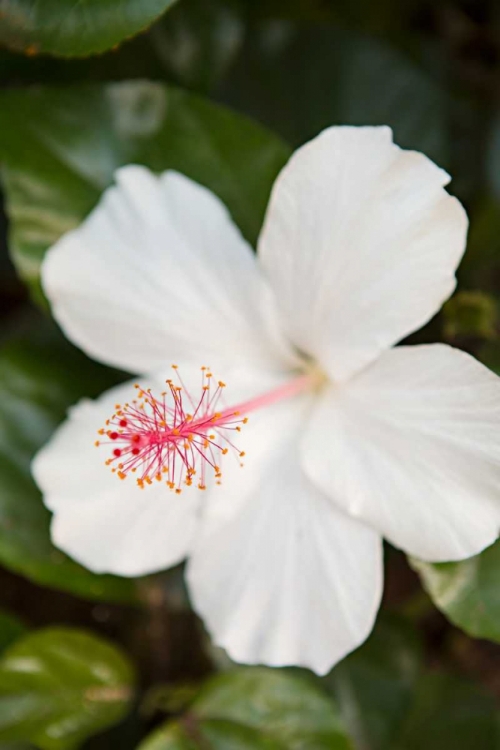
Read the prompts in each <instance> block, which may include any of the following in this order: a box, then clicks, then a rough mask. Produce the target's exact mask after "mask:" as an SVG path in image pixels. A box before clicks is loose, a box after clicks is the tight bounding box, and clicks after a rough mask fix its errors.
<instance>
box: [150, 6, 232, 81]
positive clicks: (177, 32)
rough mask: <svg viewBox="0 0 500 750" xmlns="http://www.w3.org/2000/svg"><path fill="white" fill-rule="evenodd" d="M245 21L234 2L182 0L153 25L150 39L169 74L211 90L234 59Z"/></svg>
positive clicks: (175, 79)
mask: <svg viewBox="0 0 500 750" xmlns="http://www.w3.org/2000/svg"><path fill="white" fill-rule="evenodd" d="M243 31H244V25H243V20H242V17H241V13H240V12H238V7H237V4H236V3H235V2H231V1H230V0H182V3H179V4H178V5H177V6H176V7H175V8H174V9H173V10H172V12H171V13H169V14H168V16H166V17H165V19H164V20H163V21H162V22H161V23H158V24H156V25H155V26H154V27H153V28H152V29H151V34H150V37H151V42H152V46H153V48H154V50H155V51H156V54H157V55H158V58H159V59H160V60H161V61H162V63H163V65H164V68H165V70H166V71H167V73H168V75H169V77H170V78H171V79H172V80H173V81H175V82H177V83H178V84H179V85H181V86H186V87H187V88H191V89H194V90H196V91H202V92H208V91H210V90H211V89H212V88H213V86H214V85H215V84H216V83H218V82H219V80H220V79H221V77H222V76H223V74H224V73H225V72H226V70H227V68H228V66H229V65H230V64H231V63H232V62H233V60H234V58H235V56H236V54H237V53H238V51H239V49H240V47H241V44H242V42H243Z"/></svg>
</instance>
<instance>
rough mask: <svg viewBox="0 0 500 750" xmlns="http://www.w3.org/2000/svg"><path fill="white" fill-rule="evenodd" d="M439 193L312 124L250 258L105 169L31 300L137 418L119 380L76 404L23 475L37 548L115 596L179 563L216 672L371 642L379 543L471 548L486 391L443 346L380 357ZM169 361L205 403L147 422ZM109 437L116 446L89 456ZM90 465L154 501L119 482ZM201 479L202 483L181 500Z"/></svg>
mask: <svg viewBox="0 0 500 750" xmlns="http://www.w3.org/2000/svg"><path fill="white" fill-rule="evenodd" d="M448 181H449V177H448V175H447V174H446V173H445V172H443V171H442V170H441V169H439V168H438V167H436V166H435V165H434V164H433V163H432V162H431V161H429V160H428V159H427V158H426V157H425V156H423V155H422V154H418V153H414V152H409V151H403V150H401V149H400V148H398V147H397V146H395V145H394V144H393V143H392V137H391V131H390V130H389V129H388V128H385V127H381V128H351V127H344V128H340V127H338V128H337V127H335V128H330V129H328V130H326V131H324V132H323V133H322V134H321V135H319V136H318V137H317V138H316V139H315V140H313V141H312V142H310V143H308V144H307V145H305V146H304V147H302V148H300V149H299V150H298V151H297V152H296V153H295V154H294V156H293V157H292V158H291V160H290V162H289V163H288V165H287V166H286V167H285V168H284V169H283V171H282V172H281V174H280V175H279V177H278V179H277V181H276V184H275V186H274V189H273V192H272V196H271V199H270V203H269V208H268V211H267V216H266V219H265V223H264V227H263V230H262V234H261V236H260V239H259V243H258V253H257V255H256V256H255V255H254V254H253V252H252V250H251V248H250V247H249V245H248V244H247V242H246V241H245V240H244V239H243V238H242V236H241V234H240V232H239V231H238V229H237V228H236V226H235V225H234V223H233V222H232V220H231V217H230V216H229V214H228V212H227V210H226V209H225V207H224V206H223V205H222V204H221V202H220V200H219V199H218V198H216V197H215V196H214V195H213V194H212V193H211V192H209V191H208V190H207V189H206V188H204V187H201V186H200V185H197V184H195V183H193V182H192V181H190V180H189V179H187V178H186V177H184V176H182V175H180V174H177V173H175V172H166V173H164V174H163V175H161V176H159V177H157V176H154V175H153V174H151V173H150V172H149V171H148V170H147V169H145V168H144V167H140V166H128V167H125V168H123V169H120V170H119V171H118V172H117V175H116V186H114V187H111V188H110V189H109V190H107V191H106V193H105V194H104V196H103V198H102V200H101V202H100V203H99V205H98V206H97V207H96V208H95V210H94V211H93V212H92V213H91V215H90V216H89V217H88V218H87V220H86V221H85V222H84V223H83V224H82V225H81V226H80V227H79V228H78V229H76V230H75V231H73V232H70V233H69V234H67V235H66V236H64V237H63V238H62V239H61V240H60V241H59V242H58V243H57V244H56V245H55V246H54V247H53V248H52V249H51V250H50V251H49V252H48V254H47V256H46V259H45V261H44V264H43V267H42V280H43V285H44V289H45V291H46V294H47V296H48V298H49V300H50V302H51V303H52V308H53V312H54V315H55V317H56V319H57V320H58V321H59V323H60V325H61V326H62V328H63V330H64V331H65V333H66V334H67V336H68V337H69V338H70V339H71V340H72V341H74V342H75V343H76V344H77V345H78V346H80V347H81V348H82V349H83V350H84V351H86V352H87V353H88V354H89V355H90V356H92V357H94V358H96V359H99V360H101V361H102V362H105V363H108V364H110V365H115V366H118V367H121V368H124V369H126V370H129V371H131V372H133V373H135V374H136V375H137V377H138V382H139V383H140V385H141V388H143V389H145V390H146V399H147V402H149V403H146V404H145V409H144V410H143V411H142V416H140V414H141V412H140V410H139V408H138V407H137V405H135V406H134V405H130V404H131V399H132V398H133V396H132V392H133V388H132V384H131V383H128V384H125V385H121V386H119V387H118V388H115V389H113V390H111V391H109V392H107V393H105V394H103V395H102V397H101V398H100V399H98V400H97V401H95V402H89V401H85V402H83V403H80V404H78V405H77V406H76V407H74V408H73V409H72V410H71V413H70V415H69V417H68V420H67V421H66V422H65V423H64V424H63V425H62V426H61V427H60V428H59V430H58V431H57V432H56V434H55V435H54V437H53V439H52V440H51V441H50V443H49V444H48V445H46V446H45V447H44V448H43V449H42V450H41V451H40V453H39V454H38V455H37V457H36V459H35V461H34V465H33V470H34V475H35V478H36V481H37V482H38V484H39V486H40V488H41V489H42V491H43V493H44V497H45V503H46V505H47V506H48V508H50V510H51V511H52V512H53V513H54V518H53V523H52V535H53V539H54V542H55V544H56V545H58V546H59V547H60V548H61V549H63V550H65V551H66V552H67V553H69V554H70V555H71V556H72V557H74V558H75V559H76V560H78V561H80V562H81V563H83V564H84V565H86V566H87V567H88V568H90V569H92V570H94V571H97V572H103V571H107V572H112V573H117V574H121V575H128V576H135V575H141V574H145V573H149V572H152V571H156V570H159V569H162V568H166V567H168V566H171V565H174V564H176V563H178V562H179V561H180V560H182V559H183V558H185V557H187V558H188V565H187V581H188V586H189V591H190V594H191V597H192V601H193V605H194V608H195V609H196V611H197V612H198V613H199V614H200V615H201V617H202V618H203V619H204V621H205V623H206V625H207V627H208V629H209V631H210V633H211V634H212V636H213V638H214V640H215V642H216V643H218V644H219V645H221V646H223V647H224V648H225V649H227V651H228V653H229V654H230V656H231V657H232V658H233V659H234V660H236V661H240V662H246V663H257V662H261V663H265V664H269V665H286V664H296V665H303V666H306V667H310V668H312V669H314V670H315V671H316V672H318V673H325V672H327V671H328V670H329V669H330V668H331V667H332V665H333V664H335V663H336V662H337V661H338V660H339V659H341V658H342V657H343V656H345V655H346V654H347V653H348V652H349V651H351V650H352V649H353V648H355V647H356V646H357V645H359V644H360V643H361V642H362V641H363V640H364V639H365V638H366V637H367V635H368V634H369V632H370V630H371V628H372V625H373V621H374V619H375V616H376V612H377V608H378V606H379V602H380V596H381V591H382V537H385V538H387V539H388V540H389V541H390V542H391V543H392V544H394V545H395V546H396V547H399V548H401V549H403V550H404V551H405V552H407V553H409V554H411V555H415V556H417V557H420V558H422V559H424V560H430V561H441V560H458V559H461V558H466V557H468V556H470V555H473V554H475V553H478V552H479V551H480V550H482V549H483V548H484V547H486V546H487V545H489V544H491V543H492V542H493V541H494V540H495V538H496V537H497V534H498V531H499V526H500V493H499V483H500V441H499V440H498V435H499V428H500V381H499V380H498V379H497V377H496V376H494V375H493V374H492V373H491V372H489V371H488V370H487V369H486V368H484V367H483V366H481V365H480V364H478V362H476V361H475V360H474V359H472V358H471V357H470V356H468V355H467V354H464V353H463V352H461V351H457V350H455V349H452V348H450V347H448V346H444V345H440V344H439V345H430V346H411V347H408V346H400V347H397V348H391V347H392V346H393V345H394V344H395V343H397V342H398V341H400V340H401V339H403V338H404V337H405V336H407V335H408V334H409V333H411V332H412V331H415V330H416V329H418V328H419V327H420V326H422V325H423V324H424V323H426V321H428V320H429V319H430V318H431V317H432V316H433V315H434V314H435V313H436V312H437V311H438V309H439V308H440V306H441V304H442V303H443V301H444V300H446V298H447V297H448V296H449V295H450V294H451V292H452V291H453V289H454V286H455V278H454V272H455V269H456V267H457V264H458V263H459V261H460V258H461V256H462V253H463V251H464V247H465V238H466V231H467V218H466V215H465V213H464V211H463V209H462V207H461V206H460V204H459V202H458V201H457V200H456V199H455V198H452V197H451V196H450V195H449V194H448V193H447V192H446V191H445V190H444V189H443V186H444V185H446V184H447V183H448ZM172 362H174V363H176V364H177V365H178V366H179V372H180V373H181V377H182V378H184V379H185V380H186V381H189V383H191V382H192V381H193V379H196V380H199V377H200V370H199V368H200V366H201V365H209V366H210V367H211V368H213V373H214V377H215V376H217V377H221V378H222V379H223V380H224V381H226V382H227V388H226V389H224V398H225V402H224V404H225V405H224V406H220V404H221V403H222V402H221V401H218V403H217V405H215V400H216V399H217V400H218V399H219V397H220V396H221V389H220V388H217V389H216V390H217V395H216V394H215V393H214V390H212V391H211V392H210V395H208V396H203V393H206V391H203V390H202V389H201V390H200V386H199V385H198V395H196V396H195V395H193V394H194V393H195V391H194V390H192V389H191V388H186V387H185V386H184V387H183V390H182V391H177V390H175V389H176V388H177V387H178V386H176V385H175V383H177V381H176V380H174V381H173V383H174V385H173V386H172V388H173V389H174V395H175V393H177V394H179V396H178V401H175V402H174V401H172V400H171V401H170V402H168V404H170V406H169V405H168V404H166V405H165V402H164V401H163V398H164V397H163V396H161V395H160V394H161V391H162V390H165V379H166V378H168V377H169V372H171V370H170V365H171V363H172ZM206 375H208V371H204V381H203V383H204V384H205V385H206V384H207V378H206ZM149 388H150V389H151V393H150V394H148V393H147V390H148V389H149ZM169 394H170V389H169ZM181 397H183V398H184V401H183V404H181V403H180V400H179V399H180V398H181ZM190 398H191V399H194V401H192V402H191V401H190V400H189V399H190ZM199 399H201V402H202V403H201V405H200V406H198V400H199ZM203 399H205V400H203ZM117 400H118V401H119V402H120V403H122V407H121V408H120V407H118V411H119V412H120V413H119V414H118V416H115V417H112V416H111V415H112V414H113V413H116V408H115V402H116V401H117ZM124 401H125V402H128V403H129V406H128V407H126V406H123V402H124ZM169 408H170V409H174V411H169ZM134 409H135V410H136V412H133V410H134ZM196 409H198V412H196ZM216 409H218V411H216ZM188 410H191V412H193V413H192V414H191V417H188V415H187V412H188ZM174 412H175V413H174ZM235 412H241V418H242V417H243V413H244V415H245V417H246V416H248V417H249V422H248V424H247V425H245V426H244V427H243V429H242V431H241V434H237V435H236V437H237V441H236V442H234V441H233V439H232V437H231V435H232V434H233V433H230V429H232V428H234V427H236V426H240V421H241V418H240V415H239V414H235ZM138 415H139V416H138ZM221 415H222V416H221ZM229 416H231V419H230V418H229ZM109 418H111V422H110V425H107V426H105V429H104V433H105V436H107V439H108V442H109V443H111V444H113V439H115V441H116V442H115V445H118V446H119V447H118V448H116V447H114V446H113V445H110V446H107V447H106V448H100V449H98V450H96V448H95V447H94V441H95V439H96V437H97V435H96V431H97V429H98V428H99V427H101V426H102V424H103V423H105V420H106V419H109ZM189 419H191V425H193V424H195V427H196V429H194V428H193V427H191V429H193V432H194V437H193V435H191V436H190V435H189V434H188V433H189V429H188V428H187V427H186V425H187V423H188V422H189ZM203 419H204V420H205V422H203ZM121 420H123V424H121ZM134 420H135V421H134ZM210 420H212V422H211V421H210ZM229 423H231V424H229ZM114 431H116V432H117V435H111V433H112V432H114ZM162 431H163V432H162ZM134 435H135V437H134ZM162 435H163V437H162ZM158 436H160V437H158ZM134 439H135V440H136V441H137V442H138V445H135V452H134V444H133V440H134ZM176 440H177V442H176ZM181 441H182V444H181ZM166 443H169V444H170V446H171V447H170V448H168V446H167V447H165V444H166ZM193 443H194V445H193ZM240 443H241V446H240ZM120 446H121V447H120ZM224 446H225V447H224ZM240 447H243V448H244V450H245V452H246V454H247V455H246V458H245V459H244V460H245V463H246V465H245V467H244V468H243V469H241V468H240V466H239V462H240V458H239V457H238V460H237V461H234V460H233V456H232V455H231V454H232V453H233V452H234V451H233V448H234V449H235V450H237V451H239V450H240ZM153 448H155V450H153ZM226 448H228V453H229V455H227V456H221V455H220V454H221V453H223V452H225V449H226ZM155 451H156V452H155ZM115 452H116V455H115ZM103 453H106V456H104V458H105V457H107V456H108V455H109V456H110V459H109V460H110V461H111V463H112V467H113V468H116V466H115V463H116V461H115V459H118V460H119V461H120V466H121V468H120V469H119V472H120V474H125V475H126V474H128V473H131V470H132V468H135V469H136V472H137V471H138V472H139V473H138V474H137V473H136V474H135V478H139V479H141V477H143V480H144V479H145V480H146V484H148V482H149V479H150V478H151V477H149V474H160V479H161V481H160V482H155V481H154V477H153V481H152V485H151V486H146V487H145V489H144V490H143V491H141V490H140V489H139V487H138V486H137V482H136V481H135V478H134V477H128V478H127V481H124V482H120V481H119V480H118V479H117V476H116V475H117V473H118V472H115V473H114V474H113V473H112V472H110V471H109V467H108V468H105V467H104V466H103ZM174 453H175V454H176V456H177V468H176V467H175V466H173V465H172V461H173V454H174ZM120 454H122V455H121V458H119V456H120ZM219 462H220V464H221V466H219V465H218V464H219ZM211 464H212V466H210V465H211ZM203 467H208V468H213V469H214V473H216V474H219V473H220V471H221V470H222V473H223V479H222V484H221V485H220V486H218V485H217V483H216V481H213V482H212V484H210V481H211V480H208V479H207V485H208V490H207V492H199V491H198V489H197V488H196V486H195V485H196V484H202V486H203V485H204V484H205V479H204V478H203V480H202V479H200V477H202V475H203V477H204V476H205V474H204V473H203V472H205V469H204V468H203ZM214 467H215V468H214ZM165 469H169V471H170V474H166V479H165V481H163V477H162V476H161V473H162V470H165ZM195 471H196V472H197V477H195V480H193V477H194V472H195ZM207 476H208V474H207ZM166 482H170V483H171V486H173V487H174V488H175V489H183V490H184V491H183V492H182V494H179V493H176V492H175V491H174V492H169V488H168V486H167V484H166ZM180 482H182V487H181V485H180ZM186 482H187V484H191V485H192V486H190V487H185V486H184V485H185V483H186ZM140 483H141V482H139V484H140Z"/></svg>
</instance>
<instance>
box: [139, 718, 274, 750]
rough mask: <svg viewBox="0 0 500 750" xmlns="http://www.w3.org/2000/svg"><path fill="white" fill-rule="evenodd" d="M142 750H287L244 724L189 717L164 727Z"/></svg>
mask: <svg viewBox="0 0 500 750" xmlns="http://www.w3.org/2000/svg"><path fill="white" fill-rule="evenodd" d="M138 750H286V746H285V745H282V744H281V743H276V742H274V741H273V740H271V739H269V738H266V737H263V736H262V735H261V734H260V732H258V731H257V730H255V729H251V728H250V727H246V726H243V725H241V724H236V723H234V722H231V721H224V720H220V719H205V720H202V721H198V720H197V719H195V718H194V717H192V716H189V717H187V718H186V719H184V720H183V721H182V722H179V723H175V724H173V723H170V724H166V725H165V726H164V727H160V728H159V729H157V730H156V732H153V733H152V734H151V735H150V736H149V737H148V738H147V739H146V740H145V741H144V742H142V743H141V744H140V745H139V748H138Z"/></svg>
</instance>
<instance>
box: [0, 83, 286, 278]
mask: <svg viewBox="0 0 500 750" xmlns="http://www.w3.org/2000/svg"><path fill="white" fill-rule="evenodd" d="M0 105H1V106H0V113H1V114H0V128H1V130H2V140H1V143H0V159H2V160H3V162H4V165H5V167H4V185H5V188H6V195H7V211H8V214H9V217H10V220H11V249H12V253H13V259H14V262H15V263H16V265H17V267H18V270H19V271H20V273H21V274H22V276H23V277H24V278H25V279H26V280H27V281H29V282H32V283H34V284H35V287H36V284H37V282H38V275H39V266H40V261H41V259H42V257H43V254H44V252H45V250H46V249H47V247H48V246H49V245H51V244H52V243H53V242H54V241H55V240H56V239H57V238H58V237H59V236H60V235H61V234H62V233H63V232H65V231H66V230H68V229H71V228H72V227H74V226H76V225H77V224H78V223H79V222H80V221H81V220H82V219H83V217H84V216H85V215H86V214H87V212H88V211H89V210H90V209H91V208H92V206H93V205H94V204H95V202H96V201H97V200H98V198H99V196H100V194H101V192H102V190H103V189H104V188H105V187H106V186H107V185H108V184H109V183H110V182H111V181H112V179H113V173H114V170H115V169H116V168H117V167H119V166H120V165H123V164H127V163H130V162H135V163H141V164H146V165H147V166H149V167H150V168H151V169H153V170H156V171H162V170H164V169H168V168H172V169H177V170H178V171H180V172H183V173H184V174H186V175H188V176H189V177H191V178H192V179H194V180H196V181H198V182H200V183H202V184H204V185H206V186H207V187H209V188H210V189H212V190H213V191H214V192H215V193H217V194H218V195H219V196H220V198H222V200H223V201H224V202H225V203H226V205H227V206H228V208H229V210H230V211H231V212H232V214H233V216H234V219H235V220H236V222H237V223H238V224H239V226H240V228H241V229H242V231H243V233H244V234H245V235H246V236H247V238H248V239H249V240H250V241H251V242H254V241H255V239H256V237H257V234H258V231H259V229H260V226H261V223H262V218H263V215H264V211H265V207H266V204H267V200H268V196H269V192H270V189H271V186H272V183H273V181H274V178H275V177H276V174H277V172H278V171H279V169H280V168H281V167H282V166H283V164H284V163H285V161H286V159H287V157H288V155H289V150H288V148H287V147H286V146H284V145H283V143H282V142H281V141H280V140H279V139H277V138H276V137H275V136H273V135H271V134H270V133H268V132H267V131H265V130H263V129H262V128H260V127H259V126H257V125H254V124H253V123H251V122H250V121H248V120H247V119H245V118H242V117H241V116H239V115H236V114H234V113H232V112H231V111H229V110H226V109H225V108H222V107H219V106H216V105H214V104H211V103H209V102H207V101H204V100H203V99H200V98H198V97H196V96H194V95H191V94H187V93H185V92H182V91H180V90H177V89H173V88H169V87H167V86H163V85H160V84H155V83H145V82H137V81H136V82H127V83H122V84H112V85H109V86H83V87H73V88H71V89H59V90H48V89H36V90H29V91H6V92H3V93H2V94H0Z"/></svg>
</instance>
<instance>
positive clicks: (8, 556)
mask: <svg viewBox="0 0 500 750" xmlns="http://www.w3.org/2000/svg"><path fill="white" fill-rule="evenodd" d="M42 330H43V326H42ZM115 382H116V374H115V373H113V372H112V371H111V370H107V369H105V368H103V367H100V366H99V365H97V364H95V363H93V362H91V361H90V360H89V359H87V358H86V357H85V356H84V355H83V354H80V352H78V351H77V350H76V349H74V348H73V347H71V346H70V345H69V344H67V343H66V342H65V341H64V340H62V337H61V335H60V334H58V333H57V332H55V331H54V332H53V333H51V334H47V336H41V335H40V338H39V340H36V339H32V340H31V341H30V343H29V344H25V343H23V342H12V343H10V344H8V345H6V346H5V347H4V348H3V349H2V350H0V563H1V564H2V565H5V566H6V567H8V568H10V569H11V570H14V571H16V572H17V573H21V574H23V575H25V576H27V577H28V578H30V579H32V580H33V581H35V582H37V583H40V584H43V585H46V586H53V587H55V588H59V589H63V590H66V591H71V592H72V593H75V594H78V595H80V596H83V597H88V598H95V599H104V600H107V601H127V600H131V599H132V598H133V593H134V584H133V583H132V582H131V581H130V580H126V579H121V578H115V577H113V576H101V575H95V574H93V573H90V572H89V571H87V570H86V569H85V568H83V567H81V566H80V565H77V564H76V563H74V562H72V561H71V560H69V558H67V557H66V556H65V555H63V554H62V553H61V552H60V551H59V550H56V549H55V548H54V547H53V546H52V544H51V542H50V536H49V523H50V513H49V512H48V510H46V508H45V507H44V505H43V504H42V500H41V497H40V493H39V492H38V490H37V488H36V487H35V484H34V482H33V480H32V478H31V474H30V462H31V458H32V457H33V455H34V453H35V452H36V450H38V448H40V447H41V446H42V445H43V444H44V443H45V442H46V441H47V440H48V438H49V437H50V436H51V434H52V433H53V431H54V429H55V427H56V426H57V424H58V423H59V422H60V421H61V420H62V419H63V418H64V416H65V413H66V409H67V408H68V407H69V406H70V405H71V404H72V403H74V402H75V401H76V400H77V399H78V398H80V397H81V396H82V395H88V396H96V395H98V394H99V393H100V392H101V391H102V390H104V389H105V388H107V387H109V386H111V385H112V384H113V383H115Z"/></svg>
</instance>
